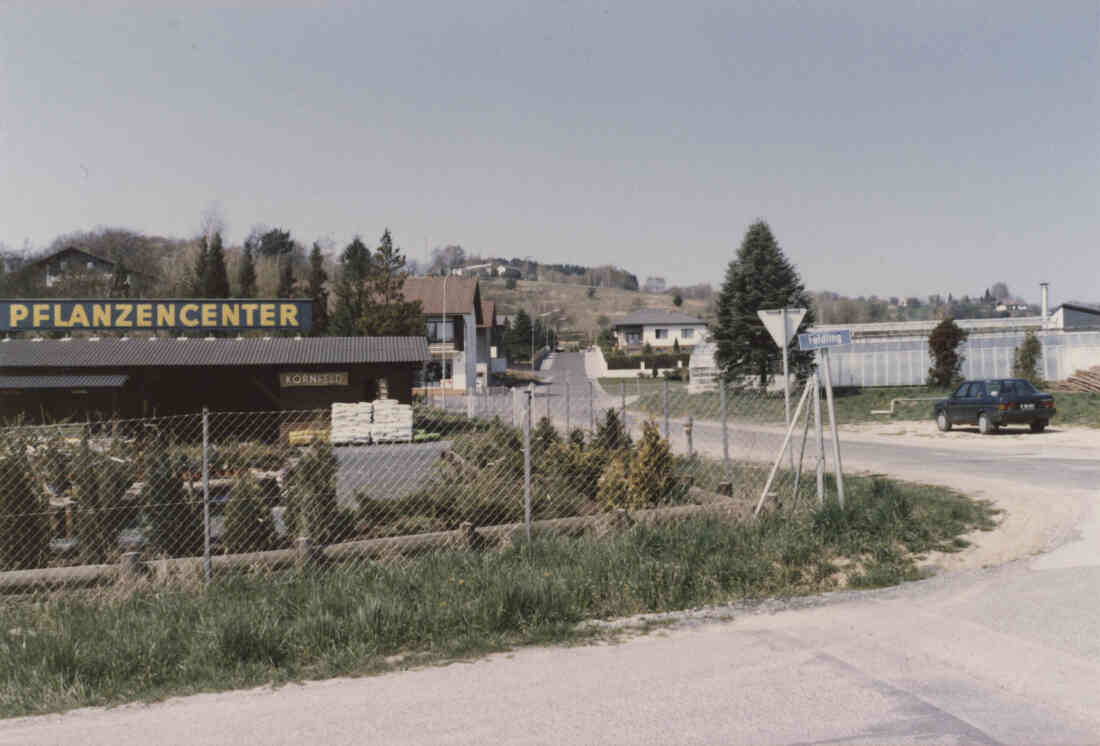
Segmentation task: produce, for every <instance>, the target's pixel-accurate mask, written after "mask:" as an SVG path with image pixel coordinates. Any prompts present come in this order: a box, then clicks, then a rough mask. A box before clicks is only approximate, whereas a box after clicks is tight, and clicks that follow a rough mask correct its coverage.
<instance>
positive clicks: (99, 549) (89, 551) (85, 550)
mask: <svg viewBox="0 0 1100 746" xmlns="http://www.w3.org/2000/svg"><path fill="white" fill-rule="evenodd" d="M71 464H72V472H73V473H72V476H71V477H70V479H71V482H72V487H73V499H74V500H75V501H76V514H75V516H74V522H75V524H76V525H75V529H76V535H77V537H78V538H79V539H80V556H81V558H82V559H83V560H84V562H87V563H91V564H95V563H100V562H106V561H108V560H109V559H110V558H111V556H112V555H114V554H115V553H116V552H117V550H118V535H119V532H121V531H122V529H123V528H124V527H125V526H126V525H127V524H128V523H130V522H131V521H133V519H134V518H136V517H137V516H136V511H135V510H134V508H133V507H131V506H128V505H126V504H125V499H126V490H127V489H129V487H130V483H131V482H132V481H133V478H132V474H131V471H130V465H129V464H128V463H127V462H126V461H124V460H123V459H121V458H119V457H117V456H112V455H105V454H101V453H96V452H95V451H93V450H92V448H91V446H90V445H89V444H88V440H87V439H86V438H85V439H84V440H83V441H82V442H81V444H80V450H79V451H78V452H77V454H76V457H75V458H74V459H72V462H71Z"/></svg>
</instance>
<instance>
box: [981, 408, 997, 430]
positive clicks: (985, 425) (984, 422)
mask: <svg viewBox="0 0 1100 746" xmlns="http://www.w3.org/2000/svg"><path fill="white" fill-rule="evenodd" d="M996 431H997V427H996V426H995V425H994V424H993V423H992V422H990V421H989V417H988V416H986V414H985V412H982V413H981V414H980V415H978V432H980V433H981V434H982V435H989V434H990V433H994V432H996Z"/></svg>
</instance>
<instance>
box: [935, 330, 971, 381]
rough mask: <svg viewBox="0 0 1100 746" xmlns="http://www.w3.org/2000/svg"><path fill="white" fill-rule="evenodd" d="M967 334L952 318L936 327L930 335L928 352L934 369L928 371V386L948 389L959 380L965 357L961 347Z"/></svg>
mask: <svg viewBox="0 0 1100 746" xmlns="http://www.w3.org/2000/svg"><path fill="white" fill-rule="evenodd" d="M966 337H967V333H966V332H965V331H963V329H962V328H960V327H959V325H958V324H956V323H955V320H954V319H952V318H950V317H949V318H946V319H944V320H943V321H941V322H940V323H939V324H937V325H936V328H935V329H933V330H932V333H931V334H929V335H928V350H929V352H930V353H931V355H932V367H931V368H929V369H928V385H929V386H943V387H947V386H950V385H951V384H953V383H955V382H956V381H957V380H959V378H960V376H961V372H962V364H963V357H962V356H961V355H960V354H959V352H958V350H959V345H960V344H962V343H963V341H964V340H965V339H966Z"/></svg>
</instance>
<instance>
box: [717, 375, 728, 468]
mask: <svg viewBox="0 0 1100 746" xmlns="http://www.w3.org/2000/svg"><path fill="white" fill-rule="evenodd" d="M718 391H719V392H720V395H719V397H718V398H719V399H721V400H722V475H723V476H724V478H725V480H726V481H727V482H728V481H730V432H729V416H728V414H729V413H728V408H727V406H726V378H725V376H719V377H718Z"/></svg>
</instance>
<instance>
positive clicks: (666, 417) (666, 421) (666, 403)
mask: <svg viewBox="0 0 1100 746" xmlns="http://www.w3.org/2000/svg"><path fill="white" fill-rule="evenodd" d="M668 433H669V431H668V379H667V378H666V379H665V440H668V438H669V435H668Z"/></svg>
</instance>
